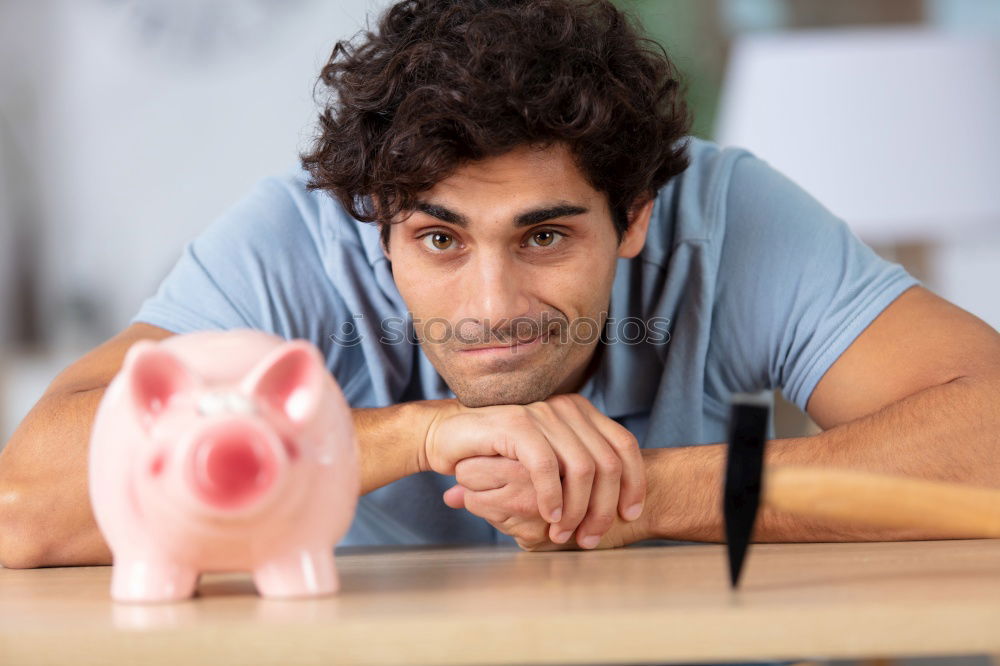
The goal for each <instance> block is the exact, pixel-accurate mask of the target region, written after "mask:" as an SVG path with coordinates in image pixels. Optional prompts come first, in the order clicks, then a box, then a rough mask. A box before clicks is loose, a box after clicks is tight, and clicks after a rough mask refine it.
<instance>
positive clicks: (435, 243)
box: [420, 231, 455, 251]
mask: <svg viewBox="0 0 1000 666" xmlns="http://www.w3.org/2000/svg"><path fill="white" fill-rule="evenodd" d="M420 240H421V241H423V243H424V245H426V246H427V247H428V249H431V250H437V251H440V250H447V249H448V248H450V247H451V246H452V245H453V244H454V243H455V239H454V238H453V237H452V236H451V234H446V233H442V232H440V231H435V232H433V233H429V234H427V235H425V236H422V237H421V238H420Z"/></svg>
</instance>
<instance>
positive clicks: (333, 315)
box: [131, 178, 350, 357]
mask: <svg viewBox="0 0 1000 666" xmlns="http://www.w3.org/2000/svg"><path fill="white" fill-rule="evenodd" d="M288 187H289V186H288V184H286V183H285V182H283V181H282V180H280V179H277V178H268V179H264V180H262V181H260V182H259V183H258V184H257V185H256V186H255V187H254V189H253V190H252V191H251V192H250V194H249V195H247V196H246V197H245V198H244V199H242V200H241V201H239V202H238V203H236V204H235V205H234V206H232V207H231V208H230V209H229V210H227V211H226V212H225V213H224V214H223V215H222V216H221V217H220V218H219V219H217V220H216V221H214V222H213V223H212V224H210V225H209V226H208V227H207V228H206V229H205V230H204V231H203V232H201V234H199V235H198V236H197V237H196V238H195V239H194V240H192V241H191V242H189V243H188V244H187V245H186V246H185V247H184V249H183V252H182V254H181V256H180V258H179V259H178V260H177V262H176V264H175V265H174V266H173V268H172V269H171V271H170V272H169V273H168V275H167V276H166V278H165V279H164V280H163V282H162V283H161V284H160V286H159V288H158V289H157V291H156V293H155V294H154V295H153V296H151V297H150V298H148V299H146V300H145V301H144V302H143V304H142V306H141V307H140V309H139V311H138V313H137V314H136V315H135V316H134V317H133V318H132V319H131V322H132V323H134V322H146V323H149V324H153V325H154V326H159V327H161V328H164V329H167V330H169V331H172V332H174V333H190V332H193V331H200V330H229V329H234V328H253V329H257V330H262V331H266V332H269V333H274V334H276V335H279V336H281V337H284V338H286V339H291V338H305V339H307V340H310V341H311V342H313V343H314V344H316V345H317V346H318V347H320V349H321V351H323V353H324V354H326V355H327V356H328V357H329V354H330V353H331V349H330V347H331V342H330V334H331V333H332V332H335V331H334V329H333V328H331V327H335V326H336V325H337V323H338V322H345V321H350V316H349V314H348V312H347V307H346V305H345V304H344V302H343V300H342V299H341V298H340V296H339V295H338V292H337V291H336V289H334V288H333V286H332V285H331V282H330V280H329V278H328V277H327V274H326V271H325V270H324V266H323V262H322V259H321V256H320V250H319V248H318V246H317V241H316V239H315V238H314V236H313V234H312V233H311V232H310V228H309V226H308V225H307V224H306V223H305V221H304V217H303V216H304V215H307V214H309V213H310V211H303V210H302V209H301V208H300V206H301V205H302V203H301V201H297V198H296V197H293V196H292V195H291V193H290V192H289V190H288ZM298 199H301V198H298Z"/></svg>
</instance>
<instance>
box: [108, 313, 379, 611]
mask: <svg viewBox="0 0 1000 666" xmlns="http://www.w3.org/2000/svg"><path fill="white" fill-rule="evenodd" d="M89 474H90V500H91V503H92V506H93V510H94V515H95V517H96V519H97V524H98V526H99V527H100V529H101V532H102V533H103V535H104V538H105V539H106V540H107V542H108V545H109V546H110V548H111V552H112V554H113V556H114V568H113V570H112V578H111V596H112V597H113V598H114V599H116V600H119V601H169V600H175V599H183V598H187V597H190V596H191V595H192V594H193V593H194V590H195V588H196V587H197V583H198V576H199V575H200V573H201V572H206V571H252V572H253V580H254V583H255V584H256V586H257V591H258V592H259V593H260V594H261V595H263V596H265V597H308V596H318V595H325V594H332V593H334V592H336V591H337V589H338V588H339V579H338V576H337V570H336V568H335V566H334V560H333V548H334V546H335V545H336V543H337V542H338V541H339V540H340V539H341V537H343V535H344V533H345V532H346V531H347V528H348V527H349V526H350V523H351V519H352V518H353V516H354V511H355V508H356V506H357V501H358V493H359V490H360V472H359V468H358V451H357V440H356V437H355V433H354V426H353V422H352V420H351V411H350V409H349V407H348V405H347V402H346V400H345V399H344V396H343V393H341V391H340V387H339V386H338V385H337V383H336V381H335V380H334V379H333V376H332V375H331V374H330V372H329V371H327V369H326V367H325V366H324V363H323V359H322V357H321V355H320V353H319V351H318V350H317V349H316V347H314V346H313V345H312V344H311V343H309V342H307V341H305V340H293V341H290V342H286V341H285V340H282V339H281V338H278V337H275V336H272V335H269V334H267V333H262V332H260V331H252V330H238V331H226V332H223V331H204V332H198V333H190V334H187V335H178V336H174V337H170V338H166V339H164V340H162V341H160V342H153V341H149V340H143V341H140V342H137V343H136V344H134V345H133V346H132V347H131V348H130V349H129V350H128V353H127V354H126V355H125V360H124V363H123V365H122V369H121V371H120V372H119V373H118V374H117V375H116V376H115V378H114V379H113V380H112V382H111V383H110V384H109V386H108V389H107V391H106V392H105V394H104V398H103V400H102V401H101V404H100V406H99V407H98V410H97V415H96V417H95V420H94V425H93V430H92V432H91V441H90V468H89Z"/></svg>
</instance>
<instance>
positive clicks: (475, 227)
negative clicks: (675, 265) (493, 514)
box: [386, 144, 652, 407]
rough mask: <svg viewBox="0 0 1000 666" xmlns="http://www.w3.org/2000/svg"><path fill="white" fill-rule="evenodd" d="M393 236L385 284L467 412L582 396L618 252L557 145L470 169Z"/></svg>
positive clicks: (597, 197) (633, 233) (624, 247)
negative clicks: (390, 282) (392, 284)
mask: <svg viewBox="0 0 1000 666" xmlns="http://www.w3.org/2000/svg"><path fill="white" fill-rule="evenodd" d="M418 201H419V204H418V205H417V207H416V209H415V210H414V211H412V212H411V213H410V214H409V215H407V214H406V213H404V214H403V215H401V216H400V220H401V221H399V222H398V223H396V224H394V225H393V226H392V228H391V232H390V235H389V250H388V252H387V253H386V254H387V256H388V257H389V259H390V260H391V261H392V271H393V276H394V278H395V281H396V285H397V287H398V289H399V292H400V294H401V295H402V297H403V300H404V301H406V304H407V307H408V308H409V310H410V312H411V314H412V315H413V319H414V324H415V328H416V334H417V336H418V339H419V340H420V345H421V347H422V348H423V350H424V353H425V354H426V355H427V357H428V358H429V359H430V361H431V362H432V363H433V364H434V367H435V368H436V369H437V371H438V372H439V373H440V374H441V376H442V377H443V378H444V380H445V381H446V382H447V383H448V386H449V387H451V389H452V391H454V392H455V395H456V397H457V398H458V399H459V400H460V401H461V402H462V403H463V404H464V405H466V406H469V407H481V406H485V405H496V404H527V403H529V402H533V401H536V400H544V399H546V398H547V397H549V396H550V395H552V394H553V393H563V392H569V391H575V390H577V389H579V387H580V385H581V383H582V381H583V379H584V375H585V370H586V369H587V364H588V361H589V360H590V359H591V357H592V355H593V353H594V350H595V348H596V346H597V343H598V333H599V331H600V329H601V327H603V325H604V322H605V319H606V317H607V309H608V303H609V298H610V293H611V285H612V281H613V279H614V270H615V261H616V259H617V257H619V256H623V257H631V256H635V255H636V254H637V253H638V252H639V250H641V249H642V244H643V242H644V240H645V233H646V227H647V225H648V220H649V213H650V212H651V210H652V202H651V201H650V202H649V203H647V204H646V205H645V206H643V207H642V208H641V209H639V210H638V212H637V214H636V215H635V217H633V218H632V219H633V222H632V224H631V225H630V226H629V230H628V232H626V235H625V237H624V238H623V240H622V242H621V244H619V243H618V238H617V236H616V234H615V228H614V224H613V223H612V218H611V210H610V208H609V206H608V201H607V197H606V196H605V195H604V194H603V193H601V192H598V191H596V190H594V189H593V188H592V187H591V186H590V185H589V184H588V183H587V181H586V179H585V178H584V177H583V174H582V173H581V172H580V171H579V170H578V169H577V167H576V165H575V164H574V162H573V160H572V157H571V155H570V153H569V151H568V149H567V148H566V147H565V146H564V145H562V144H556V145H555V146H553V147H551V148H548V149H546V150H538V149H532V148H530V147H528V146H524V147H520V148H517V149H515V150H512V151H511V152H509V153H506V154H504V155H502V156H500V157H495V158H489V159H485V160H482V161H479V162H473V163H470V164H467V165H465V166H463V167H461V168H459V169H458V170H456V171H455V173H454V174H453V175H451V176H450V177H448V178H446V179H445V180H442V181H441V182H439V183H437V184H436V185H435V186H434V187H433V188H432V189H430V190H427V191H426V192H423V193H422V194H421V195H420V196H419V198H418Z"/></svg>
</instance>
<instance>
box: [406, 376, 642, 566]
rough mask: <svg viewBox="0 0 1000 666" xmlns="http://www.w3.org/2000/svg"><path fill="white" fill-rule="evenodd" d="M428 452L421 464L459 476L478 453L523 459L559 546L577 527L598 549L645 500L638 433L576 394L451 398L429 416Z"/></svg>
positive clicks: (585, 542) (582, 540) (585, 543)
mask: <svg viewBox="0 0 1000 666" xmlns="http://www.w3.org/2000/svg"><path fill="white" fill-rule="evenodd" d="M422 453H423V455H422V457H421V460H420V463H419V465H420V469H421V470H433V471H435V472H438V473H440V474H456V469H457V466H458V464H459V462H460V461H462V460H465V459H467V458H472V457H474V456H503V457H504V458H507V459H508V460H511V461H517V462H518V463H520V464H521V465H522V466H523V468H524V470H525V471H526V473H527V475H528V478H529V479H530V481H531V483H532V486H533V491H534V493H535V497H536V500H535V504H536V511H537V514H538V515H539V516H540V517H541V518H542V519H543V520H544V521H545V522H547V523H549V524H550V525H548V538H549V539H550V540H551V541H552V542H554V543H556V544H563V543H566V542H567V541H568V540H569V539H570V537H571V536H572V535H573V533H574V531H575V532H576V541H577V543H578V544H579V545H580V546H581V547H582V548H594V547H596V546H597V545H598V543H599V542H600V540H601V538H602V537H603V536H604V534H605V533H606V532H607V531H608V530H609V529H611V527H612V525H613V524H614V523H615V519H616V517H617V516H618V515H620V516H621V517H622V518H623V519H624V520H626V521H633V520H635V519H636V518H638V517H639V515H640V514H641V513H642V508H643V504H644V502H645V496H646V476H645V469H644V467H643V462H642V456H641V454H640V452H639V446H638V442H637V441H636V439H635V437H634V436H633V435H632V433H630V432H629V431H628V430H626V429H625V428H623V427H622V426H621V425H619V424H618V423H616V422H615V421H613V420H612V419H610V418H608V417H607V416H605V415H603V414H601V413H600V412H599V411H597V409H596V408H594V406H593V405H591V404H590V402H589V401H587V400H586V398H583V397H582V396H579V395H575V394H561V395H555V396H552V397H551V398H549V399H548V400H545V401H542V402H534V403H531V404H528V405H497V406H493V407H477V408H469V407H464V406H462V405H461V404H460V403H458V402H457V401H451V402H448V403H447V404H446V405H445V406H444V407H442V408H441V410H440V411H439V412H438V414H437V415H436V416H435V418H434V419H433V420H432V421H431V423H430V426H429V427H428V429H427V435H426V437H425V440H424V447H423V451H422Z"/></svg>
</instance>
